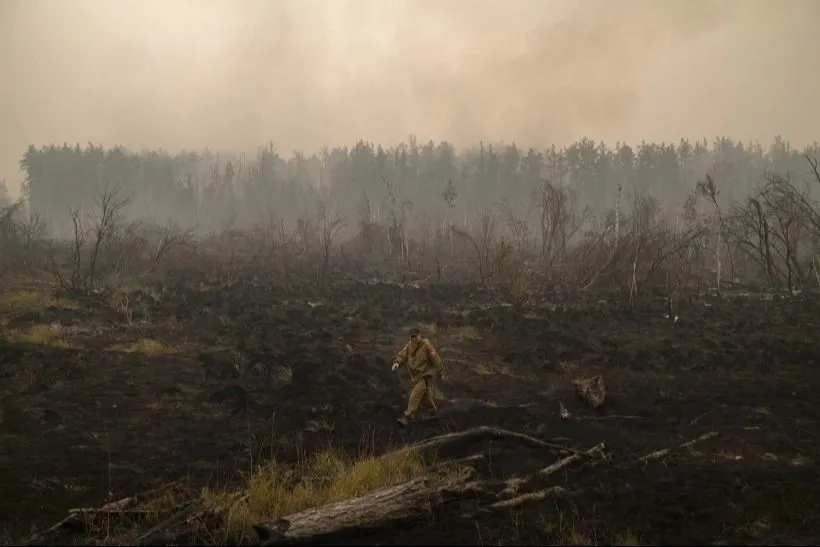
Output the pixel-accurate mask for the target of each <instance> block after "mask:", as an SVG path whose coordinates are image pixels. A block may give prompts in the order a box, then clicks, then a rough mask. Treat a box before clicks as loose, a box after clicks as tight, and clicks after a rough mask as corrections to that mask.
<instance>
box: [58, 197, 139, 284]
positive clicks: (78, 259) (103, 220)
mask: <svg viewBox="0 0 820 547" xmlns="http://www.w3.org/2000/svg"><path fill="white" fill-rule="evenodd" d="M119 194H120V189H119V188H115V187H112V186H108V185H106V186H105V187H104V188H103V189H102V191H101V193H100V195H99V196H98V197H97V199H96V200H95V205H96V212H97V216H96V218H89V219H87V220H86V221H84V220H83V218H82V214H81V210H80V208H79V207H72V208H71V209H69V214H70V215H71V223H72V227H73V241H72V247H71V275H70V277H69V278H66V277H65V276H63V274H62V273H61V271H60V268H59V266H58V264H57V261H56V259H55V258H54V254H53V253H52V256H51V259H52V271H53V273H54V276H55V277H56V279H57V281H58V283H59V284H60V286H61V287H62V288H63V289H64V290H65V291H66V292H68V293H69V294H73V295H88V294H91V292H92V291H93V290H94V289H95V286H96V284H97V281H98V273H99V266H100V264H99V262H100V251H101V249H102V247H103V244H104V243H105V241H106V240H107V239H108V238H109V237H110V235H111V233H112V232H113V230H114V229H115V227H116V226H117V223H118V222H119V220H120V214H121V212H122V210H123V209H124V208H125V207H126V206H127V205H128V203H129V202H130V201H131V198H130V196H129V197H124V198H123V197H120V195H119ZM86 222H91V223H92V226H91V227H90V228H87V227H86ZM89 241H90V248H87V247H86V244H87V243H89ZM86 250H87V251H88V252H86ZM86 255H87V256H86Z"/></svg>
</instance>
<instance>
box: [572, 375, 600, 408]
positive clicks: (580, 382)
mask: <svg viewBox="0 0 820 547" xmlns="http://www.w3.org/2000/svg"><path fill="white" fill-rule="evenodd" d="M573 383H574V384H575V393H576V394H577V395H578V397H579V398H580V399H581V400H582V401H583V402H584V403H585V404H586V405H588V406H589V407H591V408H593V409H598V408H601V407H602V406H603V405H604V403H606V393H607V390H606V383H605V382H604V377H603V375H601V374H597V375H595V376H592V377H591V378H578V379H576V380H573Z"/></svg>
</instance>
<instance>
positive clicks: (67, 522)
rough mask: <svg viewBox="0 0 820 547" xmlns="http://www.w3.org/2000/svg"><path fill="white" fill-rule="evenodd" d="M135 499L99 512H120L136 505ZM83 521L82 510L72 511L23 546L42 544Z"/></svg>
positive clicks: (105, 507)
mask: <svg viewBox="0 0 820 547" xmlns="http://www.w3.org/2000/svg"><path fill="white" fill-rule="evenodd" d="M136 501H137V499H136V498H135V497H133V496H129V497H127V498H122V499H120V500H117V501H112V502H109V503H106V504H105V505H103V506H102V507H100V508H99V511H101V512H114V511H122V510H124V509H127V508H128V507H132V506H133V505H134V504H135V503H136ZM82 521H83V510H82V509H73V510H72V511H70V512H69V514H68V516H67V517H65V518H64V519H62V520H61V521H60V522H58V523H56V524H54V525H52V526H50V527H48V528H46V529H45V530H42V531H40V532H37V533H36V534H34V535H33V536H31V537H30V538H29V539H28V540H26V541H25V542H23V545H36V544H38V543H42V542H43V541H44V540H45V539H46V538H47V537H48V536H49V535H51V534H53V533H54V532H57V531H58V530H60V529H63V528H72V527H76V526H78V525H79V524H80V523H82Z"/></svg>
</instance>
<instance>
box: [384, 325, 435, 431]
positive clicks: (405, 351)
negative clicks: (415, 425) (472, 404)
mask: <svg viewBox="0 0 820 547" xmlns="http://www.w3.org/2000/svg"><path fill="white" fill-rule="evenodd" d="M403 365H407V367H408V368H409V369H410V380H411V382H412V384H413V387H412V389H411V390H410V397H409V398H408V401H407V410H405V411H404V415H403V416H402V417H401V418H399V423H400V424H401V425H407V424H408V423H409V422H410V421H412V420H414V419H415V417H416V412H417V411H418V409H419V406H420V405H421V401H422V399H423V398H425V396H426V398H427V400H428V401H429V402H430V406H432V407H433V413H434V414H435V413H436V412H437V411H438V408H437V407H436V401H435V397H434V393H435V386H434V385H433V382H434V381H435V379H436V378H437V377H439V376H441V374H442V373H443V372H444V363H443V362H442V361H441V357H440V356H439V354H438V352H437V351H436V348H434V347H433V344H431V343H430V341H429V340H428V339H426V338H422V336H421V335H420V334H419V330H418V329H410V341H409V342H407V344H405V346H404V347H403V348H402V349H401V351H400V352H399V354H398V355H397V356H396V360H395V362H394V363H393V370H396V369H397V368H398V367H400V366H403Z"/></svg>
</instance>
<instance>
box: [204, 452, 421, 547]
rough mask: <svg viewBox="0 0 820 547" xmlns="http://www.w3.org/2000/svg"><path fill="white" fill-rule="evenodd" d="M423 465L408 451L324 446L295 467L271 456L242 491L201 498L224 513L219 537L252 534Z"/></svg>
mask: <svg viewBox="0 0 820 547" xmlns="http://www.w3.org/2000/svg"><path fill="white" fill-rule="evenodd" d="M424 472H425V465H424V462H423V460H422V459H421V456H419V455H418V454H417V453H415V452H413V451H404V452H390V453H388V454H385V455H383V456H377V457H364V458H360V459H349V458H346V457H345V456H344V455H342V454H340V453H338V452H336V451H333V450H326V451H324V452H320V453H318V454H316V455H314V456H313V457H311V458H308V459H307V460H306V461H305V462H303V463H300V464H298V465H296V466H292V467H291V466H286V465H283V464H282V463H280V462H277V461H275V460H273V461H271V462H269V463H267V464H265V465H264V466H262V467H261V468H260V469H259V470H258V471H256V472H255V473H254V474H253V475H252V476H251V477H250V480H249V481H248V491H247V495H246V496H244V497H242V498H241V499H240V500H239V501H237V496H236V494H232V493H225V492H216V491H213V490H211V489H205V490H203V492H202V499H203V501H204V502H205V503H206V504H207V505H209V506H210V507H213V508H214V509H216V510H218V511H220V513H221V514H222V515H223V518H224V530H223V532H224V534H225V540H226V541H228V542H239V541H247V540H249V539H252V538H254V537H255V534H254V532H253V530H252V529H251V526H252V525H253V524H257V523H260V522H264V521H268V520H273V519H275V518H278V517H282V516H285V515H289V514H292V513H296V512H298V511H302V510H304V509H308V508H310V507H317V506H320V505H324V504H327V503H333V502H336V501H342V500H346V499H351V498H355V497H357V496H361V495H363V494H366V493H367V492H371V491H373V490H377V489H379V488H384V487H387V486H393V485H396V484H400V483H403V482H406V481H408V480H410V479H413V478H415V477H419V476H421V475H423V474H424Z"/></svg>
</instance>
